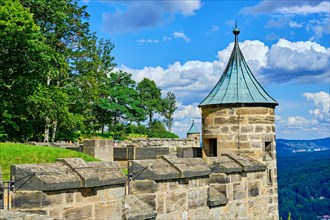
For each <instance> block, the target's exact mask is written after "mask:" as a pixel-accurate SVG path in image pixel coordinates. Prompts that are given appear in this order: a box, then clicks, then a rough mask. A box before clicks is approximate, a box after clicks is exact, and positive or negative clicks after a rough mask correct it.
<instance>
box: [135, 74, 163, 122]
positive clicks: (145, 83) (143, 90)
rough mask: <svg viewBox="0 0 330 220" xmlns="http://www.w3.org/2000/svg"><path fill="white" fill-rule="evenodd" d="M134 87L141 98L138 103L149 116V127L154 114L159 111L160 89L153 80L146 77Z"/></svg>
mask: <svg viewBox="0 0 330 220" xmlns="http://www.w3.org/2000/svg"><path fill="white" fill-rule="evenodd" d="M136 89H137V91H138V94H139V97H140V100H141V102H140V105H141V107H142V109H143V110H144V111H145V112H146V114H147V115H148V116H149V127H150V128H151V127H152V120H153V116H154V114H155V113H160V109H161V104H162V99H161V90H160V89H159V88H158V87H157V86H156V83H155V82H154V81H152V80H150V79H147V78H144V79H143V80H142V81H141V82H139V83H138V85H137V88H136Z"/></svg>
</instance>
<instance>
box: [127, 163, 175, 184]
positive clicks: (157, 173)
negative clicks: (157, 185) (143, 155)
mask: <svg viewBox="0 0 330 220" xmlns="http://www.w3.org/2000/svg"><path fill="white" fill-rule="evenodd" d="M128 170H129V173H132V174H134V175H133V178H134V179H137V180H142V179H150V180H166V179H179V178H180V173H179V171H178V170H176V169H175V168H174V167H171V166H169V164H168V163H167V162H166V161H164V160H162V159H156V160H134V161H132V162H131V163H130V165H129V168H128Z"/></svg>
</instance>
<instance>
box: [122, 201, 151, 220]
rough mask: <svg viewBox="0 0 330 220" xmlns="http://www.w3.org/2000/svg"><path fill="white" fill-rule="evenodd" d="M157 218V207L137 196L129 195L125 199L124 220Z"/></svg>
mask: <svg viewBox="0 0 330 220" xmlns="http://www.w3.org/2000/svg"><path fill="white" fill-rule="evenodd" d="M156 216H157V212H156V210H155V207H151V206H150V205H148V204H146V203H145V202H143V201H142V200H141V199H140V198H139V197H137V196H135V195H127V196H126V198H125V204H124V211H123V219H126V220H142V219H154V218H156Z"/></svg>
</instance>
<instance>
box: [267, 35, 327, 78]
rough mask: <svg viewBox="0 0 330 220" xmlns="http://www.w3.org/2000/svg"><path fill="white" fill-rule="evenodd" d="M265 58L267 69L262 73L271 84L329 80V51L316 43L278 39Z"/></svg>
mask: <svg viewBox="0 0 330 220" xmlns="http://www.w3.org/2000/svg"><path fill="white" fill-rule="evenodd" d="M267 58H268V63H267V67H266V68H265V69H263V70H262V72H263V73H264V74H265V76H266V78H268V79H269V80H272V81H273V82H279V83H284V82H289V81H292V80H296V81H299V80H301V81H304V80H306V79H308V80H312V81H314V82H315V81H316V80H319V79H320V78H321V79H322V80H324V79H328V78H329V74H330V73H329V67H328V65H329V60H330V59H329V49H327V48H325V47H323V46H321V45H319V44H317V43H316V42H311V41H305V42H303V41H298V42H290V41H288V40H285V39H280V40H279V41H278V42H277V43H276V44H274V45H273V46H272V47H271V48H270V50H269V52H268V54H267ZM320 76H321V77H320ZM327 76H328V77H327Z"/></svg>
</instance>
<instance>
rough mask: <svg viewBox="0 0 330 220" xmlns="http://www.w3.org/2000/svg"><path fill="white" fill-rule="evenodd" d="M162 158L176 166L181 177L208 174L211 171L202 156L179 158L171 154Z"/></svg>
mask: <svg viewBox="0 0 330 220" xmlns="http://www.w3.org/2000/svg"><path fill="white" fill-rule="evenodd" d="M161 158H162V159H164V160H165V161H166V162H168V163H169V164H170V165H171V166H173V167H175V168H176V169H177V170H178V171H179V172H180V177H181V178H187V177H197V176H207V175H209V174H210V173H211V170H210V169H209V168H208V167H207V166H206V165H205V163H204V161H203V160H202V158H178V157H176V156H171V155H167V156H161Z"/></svg>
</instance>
